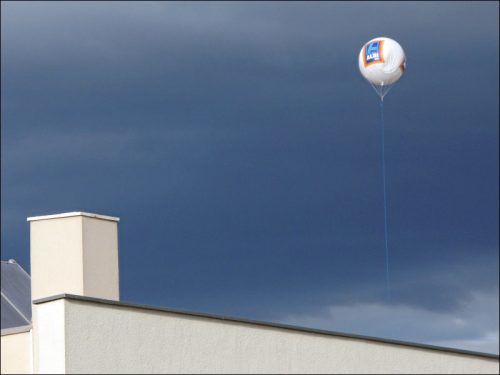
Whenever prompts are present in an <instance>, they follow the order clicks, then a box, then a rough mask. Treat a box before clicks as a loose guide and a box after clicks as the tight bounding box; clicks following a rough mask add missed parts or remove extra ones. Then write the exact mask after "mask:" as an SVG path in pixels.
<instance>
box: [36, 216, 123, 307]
mask: <svg viewBox="0 0 500 375" xmlns="http://www.w3.org/2000/svg"><path fill="white" fill-rule="evenodd" d="M28 221H29V222H30V246H31V298H32V300H36V299H40V298H44V297H50V296H54V295H57V294H63V293H67V294H76V295H81V296H88V297H97V298H103V299H109V300H115V301H118V300H119V299H120V291H119V279H118V276H119V272H118V221H120V219H119V218H117V217H110V216H104V215H97V214H91V213H86V212H69V213H63V214H58V215H47V216H36V217H29V218H28Z"/></svg>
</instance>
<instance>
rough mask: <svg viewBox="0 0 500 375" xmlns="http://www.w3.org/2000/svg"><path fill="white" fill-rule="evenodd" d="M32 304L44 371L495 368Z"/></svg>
mask: <svg viewBox="0 0 500 375" xmlns="http://www.w3.org/2000/svg"><path fill="white" fill-rule="evenodd" d="M34 307H35V309H36V310H43V309H46V311H45V312H44V313H42V314H38V317H39V319H38V324H39V326H40V332H45V334H47V335H52V337H51V338H50V339H47V340H46V341H45V342H44V343H41V342H40V343H39V345H40V348H41V349H42V350H43V345H44V344H45V345H50V346H47V347H46V348H47V349H46V350H47V351H50V350H54V346H53V345H55V348H56V351H57V353H55V354H54V353H48V352H47V353H45V355H47V356H50V360H45V359H44V363H45V366H44V365H42V364H41V366H40V370H41V371H43V372H51V373H54V372H58V371H60V369H61V368H64V369H65V372H66V373H447V374H451V373H462V374H463V373H468V374H472V373H482V374H485V373H496V374H498V372H499V364H498V363H499V362H498V359H495V358H486V357H480V356H473V355H467V354H460V353H451V352H444V351H439V350H432V349H423V348H418V347H411V346H403V345H396V344H388V343H380V342H374V341H369V340H363V339H355V338H345V337H336V336H330V335H323V334H319V333H308V332H300V331H294V330H288V329H284V328H275V327H268V326H263V325H255V324H250V323H244V322H234V321H225V320H221V319H213V318H208V317H196V316H190V315H185V314H176V313H171V312H163V311H153V310H149V309H141V308H133V307H125V306H116V305H107V304H99V303H93V302H88V301H77V300H68V299H65V300H56V301H52V302H45V303H43V304H40V305H35V306H34ZM43 315H45V318H43V319H41V318H40V317H41V316H43ZM49 316H51V319H52V320H58V322H57V323H55V322H54V321H51V320H49V319H48V318H49ZM62 323H64V333H63V336H64V340H65V341H64V350H65V355H64V356H63V357H64V358H62V357H61V353H60V349H61V347H60V345H61V338H60V335H61V324H62ZM44 325H46V327H43V326H44ZM49 327H50V329H49ZM49 331H51V332H53V333H50V332H49ZM48 348H50V350H49V349H48ZM57 361H65V362H64V364H61V363H57ZM49 364H50V366H52V367H50V366H49Z"/></svg>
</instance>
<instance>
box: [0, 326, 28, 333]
mask: <svg viewBox="0 0 500 375" xmlns="http://www.w3.org/2000/svg"><path fill="white" fill-rule="evenodd" d="M30 330H31V324H28V325H25V326H19V327H12V328H3V329H2V330H0V335H1V336H8V335H15V334H16V333H23V332H29V331H30Z"/></svg>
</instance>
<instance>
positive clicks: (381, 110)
mask: <svg viewBox="0 0 500 375" xmlns="http://www.w3.org/2000/svg"><path fill="white" fill-rule="evenodd" d="M380 120H381V129H382V181H383V187H384V234H385V237H384V238H385V282H386V292H387V300H388V302H390V301H391V284H390V279H389V247H388V245H387V242H388V241H387V237H388V236H387V194H386V183H385V141H384V138H385V134H384V97H383V96H381V97H380Z"/></svg>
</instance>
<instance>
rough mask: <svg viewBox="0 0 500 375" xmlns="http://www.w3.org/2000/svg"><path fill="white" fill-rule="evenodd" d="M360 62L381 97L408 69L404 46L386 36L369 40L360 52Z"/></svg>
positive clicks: (367, 78)
mask: <svg viewBox="0 0 500 375" xmlns="http://www.w3.org/2000/svg"><path fill="white" fill-rule="evenodd" d="M358 62H359V70H360V72H361V74H362V75H363V77H365V78H366V80H368V82H370V83H371V84H372V85H373V86H374V88H375V90H376V91H377V93H379V95H380V96H381V98H383V96H384V95H385V94H386V93H387V91H388V89H389V88H390V85H393V84H394V83H396V81H397V80H399V79H400V78H401V76H402V75H403V73H404V71H405V69H406V56H405V52H404V51H403V48H402V47H401V46H400V45H399V43H398V42H396V41H395V40H392V39H390V38H385V37H380V38H374V39H372V40H370V41H368V42H367V43H366V44H365V45H364V46H363V48H361V51H360V52H359V58H358ZM384 88H386V89H384Z"/></svg>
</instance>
